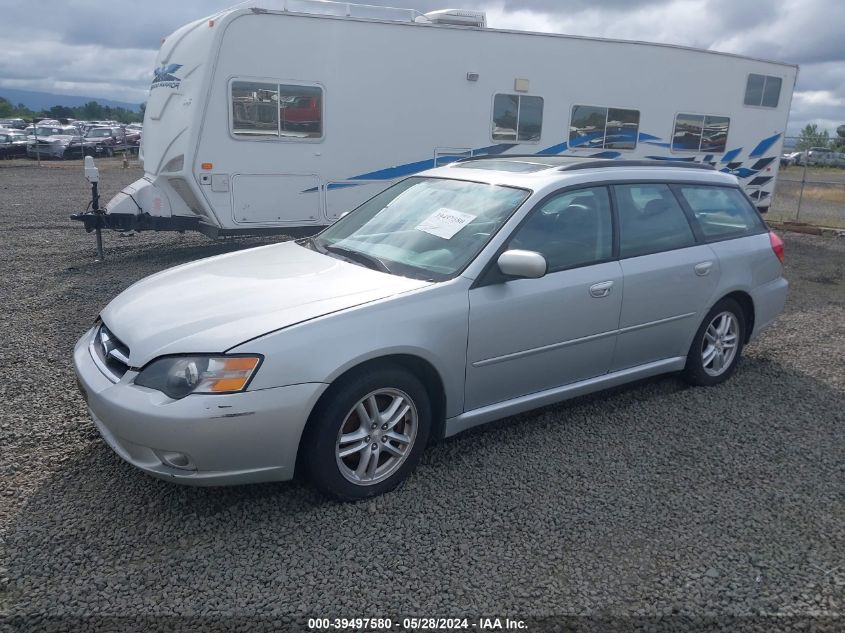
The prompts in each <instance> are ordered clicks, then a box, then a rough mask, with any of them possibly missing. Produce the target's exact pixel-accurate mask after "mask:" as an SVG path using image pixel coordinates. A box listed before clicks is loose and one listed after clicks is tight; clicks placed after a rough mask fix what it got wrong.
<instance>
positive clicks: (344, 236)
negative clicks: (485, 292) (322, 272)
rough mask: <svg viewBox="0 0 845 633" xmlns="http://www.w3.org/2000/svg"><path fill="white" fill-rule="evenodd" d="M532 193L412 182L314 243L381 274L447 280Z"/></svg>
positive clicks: (485, 186) (367, 205) (399, 185)
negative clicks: (382, 272) (387, 273)
mask: <svg viewBox="0 0 845 633" xmlns="http://www.w3.org/2000/svg"><path fill="white" fill-rule="evenodd" d="M529 194H530V192H529V191H526V190H524V189H516V188H512V187H504V186H499V185H488V184H483V183H477V182H467V181H463V180H450V179H444V178H423V177H414V178H408V179H407V180H403V181H402V182H400V183H397V184H396V185H394V186H392V187H390V188H389V189H387V190H385V191H383V192H382V193H380V194H379V195H377V196H376V197H375V198H372V199H371V200H369V201H367V202H365V203H364V204H362V205H361V206H360V207H358V208H357V209H355V211H353V212H352V213H350V214H349V215H347V216H345V217H343V218H341V219H340V220H338V222H336V223H335V224H333V225H332V226H330V227H329V228H328V229H326V230H325V231H323V232H322V233H320V235H318V236H317V237H316V238H314V239H313V240H311V241H310V243H311V244H312V245H313V247H314V248H316V249H317V250H319V251H321V252H325V253H328V254H332V255H334V256H337V257H342V258H345V259H348V260H349V261H352V262H355V263H358V264H361V265H365V266H370V267H372V268H376V269H378V270H382V271H385V272H390V273H392V274H397V275H403V276H406V277H413V278H416V279H429V280H432V281H442V280H444V279H449V278H450V277H452V276H454V275H455V274H456V273H458V272H460V271H461V270H463V268H464V267H465V266H466V265H467V264H469V262H470V261H472V259H473V258H474V257H475V256H476V255H477V254H478V253H479V251H481V249H482V248H483V247H484V245H485V244H487V242H488V241H489V240H490V238H491V237H492V236H493V235H494V234H495V233H496V231H498V230H499V228H501V226H502V225H503V224H504V223H505V222H506V221H507V219H508V218H509V217H510V216H511V214H513V212H514V211H515V210H516V209H517V208H518V207H519V205H521V204H522V203H523V202H524V201H525V199H526V198H527V197H528V196H529Z"/></svg>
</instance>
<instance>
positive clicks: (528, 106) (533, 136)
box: [493, 94, 543, 141]
mask: <svg viewBox="0 0 845 633" xmlns="http://www.w3.org/2000/svg"><path fill="white" fill-rule="evenodd" d="M542 129H543V98H542V97H528V96H523V95H502V94H500V95H496V96H495V98H494V99H493V139H494V140H497V141H539V140H540V133H541V132H542Z"/></svg>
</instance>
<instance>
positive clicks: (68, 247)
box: [0, 166, 845, 630]
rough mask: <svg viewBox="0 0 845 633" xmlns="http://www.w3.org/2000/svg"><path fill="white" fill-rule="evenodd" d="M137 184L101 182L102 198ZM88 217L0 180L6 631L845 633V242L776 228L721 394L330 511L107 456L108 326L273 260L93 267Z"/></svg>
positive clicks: (46, 183)
mask: <svg viewBox="0 0 845 633" xmlns="http://www.w3.org/2000/svg"><path fill="white" fill-rule="evenodd" d="M140 175H141V174H140V171H139V170H137V169H132V170H129V171H128V172H126V171H122V170H119V169H105V170H104V171H103V195H104V198H105V199H106V200H107V199H108V198H109V197H110V196H111V195H112V194H113V193H115V192H116V191H117V190H118V189H119V188H120V187H122V186H123V185H125V184H127V183H129V182H131V181H132V180H134V179H136V178H138V177H140ZM86 202H87V189H86V186H85V184H84V181H83V180H82V178H81V174H80V173H79V171H78V170H77V169H76V168H75V167H74V168H73V169H69V168H66V167H63V166H52V167H45V168H42V169H40V170H39V169H37V168H34V167H25V168H23V167H15V168H0V248H2V257H3V262H4V266H3V273H4V274H3V275H2V277H0V296H2V297H3V304H4V312H5V324H4V331H3V338H2V341H3V343H2V346H1V347H0V357H2V363H0V397H2V402H3V406H2V413H0V446H1V447H2V457H0V474H2V477H0V526H1V527H2V539H3V540H2V543H0V548H2V549H0V614H6V616H10V615H14V616H19V617H20V618H23V619H17V620H7V624H8V623H10V622H11V623H12V624H15V625H16V626H18V627H19V628H21V629H25V630H42V629H43V628H44V627H45V626H46V625H45V624H44V622H43V621H42V620H41V618H44V617H46V616H54V617H57V618H62V617H71V618H74V617H76V618H83V619H82V620H78V621H76V620H61V619H59V620H56V621H54V622H53V625H54V626H56V627H58V628H57V630H70V629H72V628H74V627H79V628H80V629H82V628H84V627H86V626H87V627H92V628H95V627H96V626H102V627H105V626H106V623H107V622H111V623H110V624H109V626H113V627H114V630H128V629H130V628H133V627H138V630H141V629H152V628H154V625H155V626H162V627H168V628H178V627H179V626H181V627H183V628H184V629H185V630H188V629H189V628H191V627H193V626H198V627H199V626H201V627H202V628H205V629H210V628H213V626H218V625H219V626H223V627H225V628H237V627H240V628H242V629H243V630H255V628H256V625H255V622H250V621H249V620H246V619H240V620H238V619H231V618H232V617H235V618H246V617H248V616H252V615H256V614H257V615H262V616H268V617H272V618H278V619H279V621H280V622H288V621H290V618H294V619H295V618H301V617H302V616H306V615H310V616H345V617H366V616H376V615H387V614H392V615H394V616H397V615H418V616H449V615H457V614H467V613H470V614H475V615H489V616H496V615H498V616H504V615H511V616H518V617H524V618H527V617H542V616H561V615H591V616H597V615H598V616H603V617H608V618H618V619H615V620H611V621H610V622H615V623H616V624H617V625H620V626H622V627H623V628H626V627H627V626H628V625H630V626H634V625H635V624H636V625H637V626H639V625H641V624H643V623H644V622H652V620H650V619H649V620H637V619H632V618H634V617H635V616H645V617H647V618H655V617H659V616H668V615H671V614H675V616H674V617H675V619H674V620H673V619H670V620H668V621H669V622H670V623H671V622H675V623H677V627H676V629H671V630H684V629H689V628H691V627H692V625H690V626H686V625H685V624H684V622H687V623H689V622H693V623H694V622H702V621H705V620H701V619H700V618H714V617H715V618H718V617H725V616H766V615H772V614H781V615H784V616H801V618H804V617H813V618H821V619H816V620H804V619H801V618H792V617H784V618H768V619H763V618H759V619H757V620H754V619H741V620H737V621H735V623H736V622H741V623H744V624H749V623H751V622H758V623H761V622H762V623H763V624H764V629H761V630H791V629H793V628H795V627H798V626H799V625H803V624H807V623H811V624H812V623H815V624H819V623H827V624H828V625H829V626H830V627H832V628H829V629H828V630H835V629H837V628H838V627H843V628H845V621H843V620H837V619H836V618H837V617H838V616H840V615H841V614H842V612H843V609H845V430H843V423H845V411H844V410H845V361H843V356H845V239H839V240H836V239H834V238H818V237H812V236H805V235H793V234H788V235H786V236H785V238H786V248H787V275H788V277H789V279H790V282H791V284H792V286H791V294H790V298H789V303H788V306H787V310H786V313H785V314H784V315H783V316H782V317H781V318H780V319H779V321H778V322H777V324H776V325H775V326H774V328H773V329H771V330H770V331H769V332H768V333H767V334H766V335H764V336H763V338H762V339H760V340H759V341H758V342H757V343H756V344H754V345H752V346H751V347H749V348H748V349H747V350H746V355H745V358H744V361H743V363H742V365H741V366H740V369H739V371H738V373H737V374H736V376H735V377H734V378H733V379H732V380H731V381H729V382H728V383H727V384H725V385H722V386H720V387H716V388H710V389H703V388H689V387H686V386H685V385H683V384H682V383H681V382H680V381H679V380H678V379H677V378H675V377H671V376H670V377H664V378H660V379H656V380H650V381H646V382H642V383H639V384H637V385H634V386H629V387H626V388H621V389H617V390H615V391H613V392H611V393H606V394H601V395H597V396H593V397H587V398H581V399H578V400H575V401H571V402H569V403H566V404H563V405H560V406H556V407H550V408H546V409H544V410H541V411H537V412H534V413H530V414H525V415H521V416H518V417H515V418H510V419H508V420H505V421H502V422H498V423H495V424H493V425H490V426H487V427H483V428H481V429H477V430H474V431H471V432H469V433H466V434H463V435H461V436H458V437H456V438H453V439H450V440H448V441H446V442H445V443H443V444H441V445H438V446H435V447H432V448H431V449H429V450H428V451H427V453H426V456H425V458H424V460H423V463H422V464H421V467H420V468H419V470H418V471H417V472H416V474H414V475H413V476H412V477H411V479H410V480H409V481H408V482H407V484H406V485H404V486H403V487H402V488H400V489H399V490H398V491H396V492H395V493H392V494H389V495H387V496H384V497H381V498H378V499H374V500H370V501H367V502H363V503H359V504H337V503H334V502H331V501H327V500H325V499H323V498H322V497H320V496H319V495H318V494H317V493H315V492H314V491H312V490H311V489H310V488H309V487H307V486H305V485H302V484H300V483H290V484H276V485H254V486H246V487H238V488H225V489H223V488H216V489H215V488H212V489H196V488H185V487H179V486H176V485H173V484H169V483H167V482H163V481H158V480H155V479H152V478H149V477H147V476H145V475H143V474H142V473H140V472H139V471H136V470H135V469H133V468H132V467H130V466H128V465H127V464H125V463H123V462H122V461H121V460H120V459H119V458H118V457H117V456H116V455H115V454H114V453H112V451H111V450H110V449H109V448H108V447H107V446H106V445H105V444H104V443H103V442H102V441H101V440H100V438H99V436H98V435H97V433H96V431H95V429H94V427H93V425H92V424H91V423H90V422H89V420H88V418H87V415H86V410H85V407H84V404H83V402H82V399H81V398H80V397H79V395H78V394H77V391H76V387H75V385H74V377H73V371H72V367H71V350H72V347H73V344H74V342H75V341H76V339H77V337H78V336H79V335H80V334H81V333H82V332H83V331H84V330H85V329H86V328H87V327H88V324H89V323H90V322H91V321H92V320H93V319H94V317H95V316H96V314H97V312H98V311H99V310H100V308H101V307H102V306H104V305H105V304H106V303H107V302H108V301H109V299H110V298H111V297H113V296H114V295H115V294H116V293H117V292H119V291H120V290H121V289H123V288H125V287H127V286H128V285H130V284H131V283H132V282H134V281H136V280H137V279H140V278H142V277H144V276H146V275H148V274H150V273H153V272H155V271H158V270H160V269H162V268H165V267H167V266H171V265H174V264H178V263H181V262H184V261H188V260H192V259H196V258H200V257H206V256H210V255H215V254H218V253H221V252H224V251H226V250H229V249H232V248H241V247H244V246H248V245H251V244H255V243H259V242H258V241H252V242H239V243H236V244H229V245H225V244H218V243H212V242H210V241H208V240H207V239H206V238H204V237H202V236H196V235H185V236H179V235H168V234H161V235H155V234H143V235H139V236H136V237H126V238H122V237H118V236H117V235H115V234H109V235H107V236H106V246H107V261H106V262H105V263H104V264H95V263H94V262H93V248H94V240H93V237H92V236H91V235H86V234H85V232H84V231H83V230H82V229H81V228H80V227H79V226H77V225H76V224H75V223H72V222H70V221H69V220H68V219H67V215H68V213H69V212H70V211H73V210H79V209H82V208H84V206H85V204H86ZM121 615H128V616H130V619H129V620H114V621H107V620H101V619H97V618H101V617H106V616H121ZM156 616H161V619H155V617H156ZM165 616H168V617H165ZM201 616H214V617H209V618H205V619H203V617H201ZM681 616H689V617H690V618H691V620H681V619H678V618H680V617H681ZM27 618H28V619H27ZM133 618H147V619H133ZM226 618H230V619H226ZM68 622H76V624H74V625H71V624H68ZM578 622H580V623H581V624H583V623H585V622H588V621H587V620H582V621H578ZM606 622H607V621H606ZM664 622H665V620H664ZM0 625H2V622H0ZM63 626H66V627H67V629H62V628H61V627H63ZM297 626H299V627H300V628H299V629H290V630H305V628H304V627H303V626H302V625H301V621H300V624H299V625H297ZM537 630H539V629H537ZM549 630H551V629H549ZM667 630H669V629H667ZM840 630H841V628H840Z"/></svg>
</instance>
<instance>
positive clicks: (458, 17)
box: [420, 9, 487, 28]
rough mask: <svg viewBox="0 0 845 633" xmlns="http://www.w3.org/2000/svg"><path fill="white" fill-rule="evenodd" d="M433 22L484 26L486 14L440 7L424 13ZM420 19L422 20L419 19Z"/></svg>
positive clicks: (485, 24)
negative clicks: (437, 9)
mask: <svg viewBox="0 0 845 633" xmlns="http://www.w3.org/2000/svg"><path fill="white" fill-rule="evenodd" d="M424 17H426V18H428V21H429V22H431V23H433V24H451V25H452V26H476V27H479V28H485V27H486V26H487V16H486V14H485V13H484V12H483V11H465V10H463V9H441V10H439V11H429V12H428V13H426V14H425V16H424ZM420 21H422V20H420Z"/></svg>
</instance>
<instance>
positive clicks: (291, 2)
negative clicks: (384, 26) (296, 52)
mask: <svg viewBox="0 0 845 633" xmlns="http://www.w3.org/2000/svg"><path fill="white" fill-rule="evenodd" d="M234 8H248V9H251V10H252V11H253V13H268V12H276V11H281V12H291V13H307V14H312V15H330V16H336V17H348V18H369V19H373V20H389V21H394V22H421V21H422V22H428V21H429V19H428V18H426V17H425V16H424V15H423V14H422V13H421V12H420V11H417V10H416V9H401V8H398V7H384V6H378V5H371V4H355V3H352V2H336V1H334V0H247V1H246V2H243V3H241V4H240V5H237V7H234Z"/></svg>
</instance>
